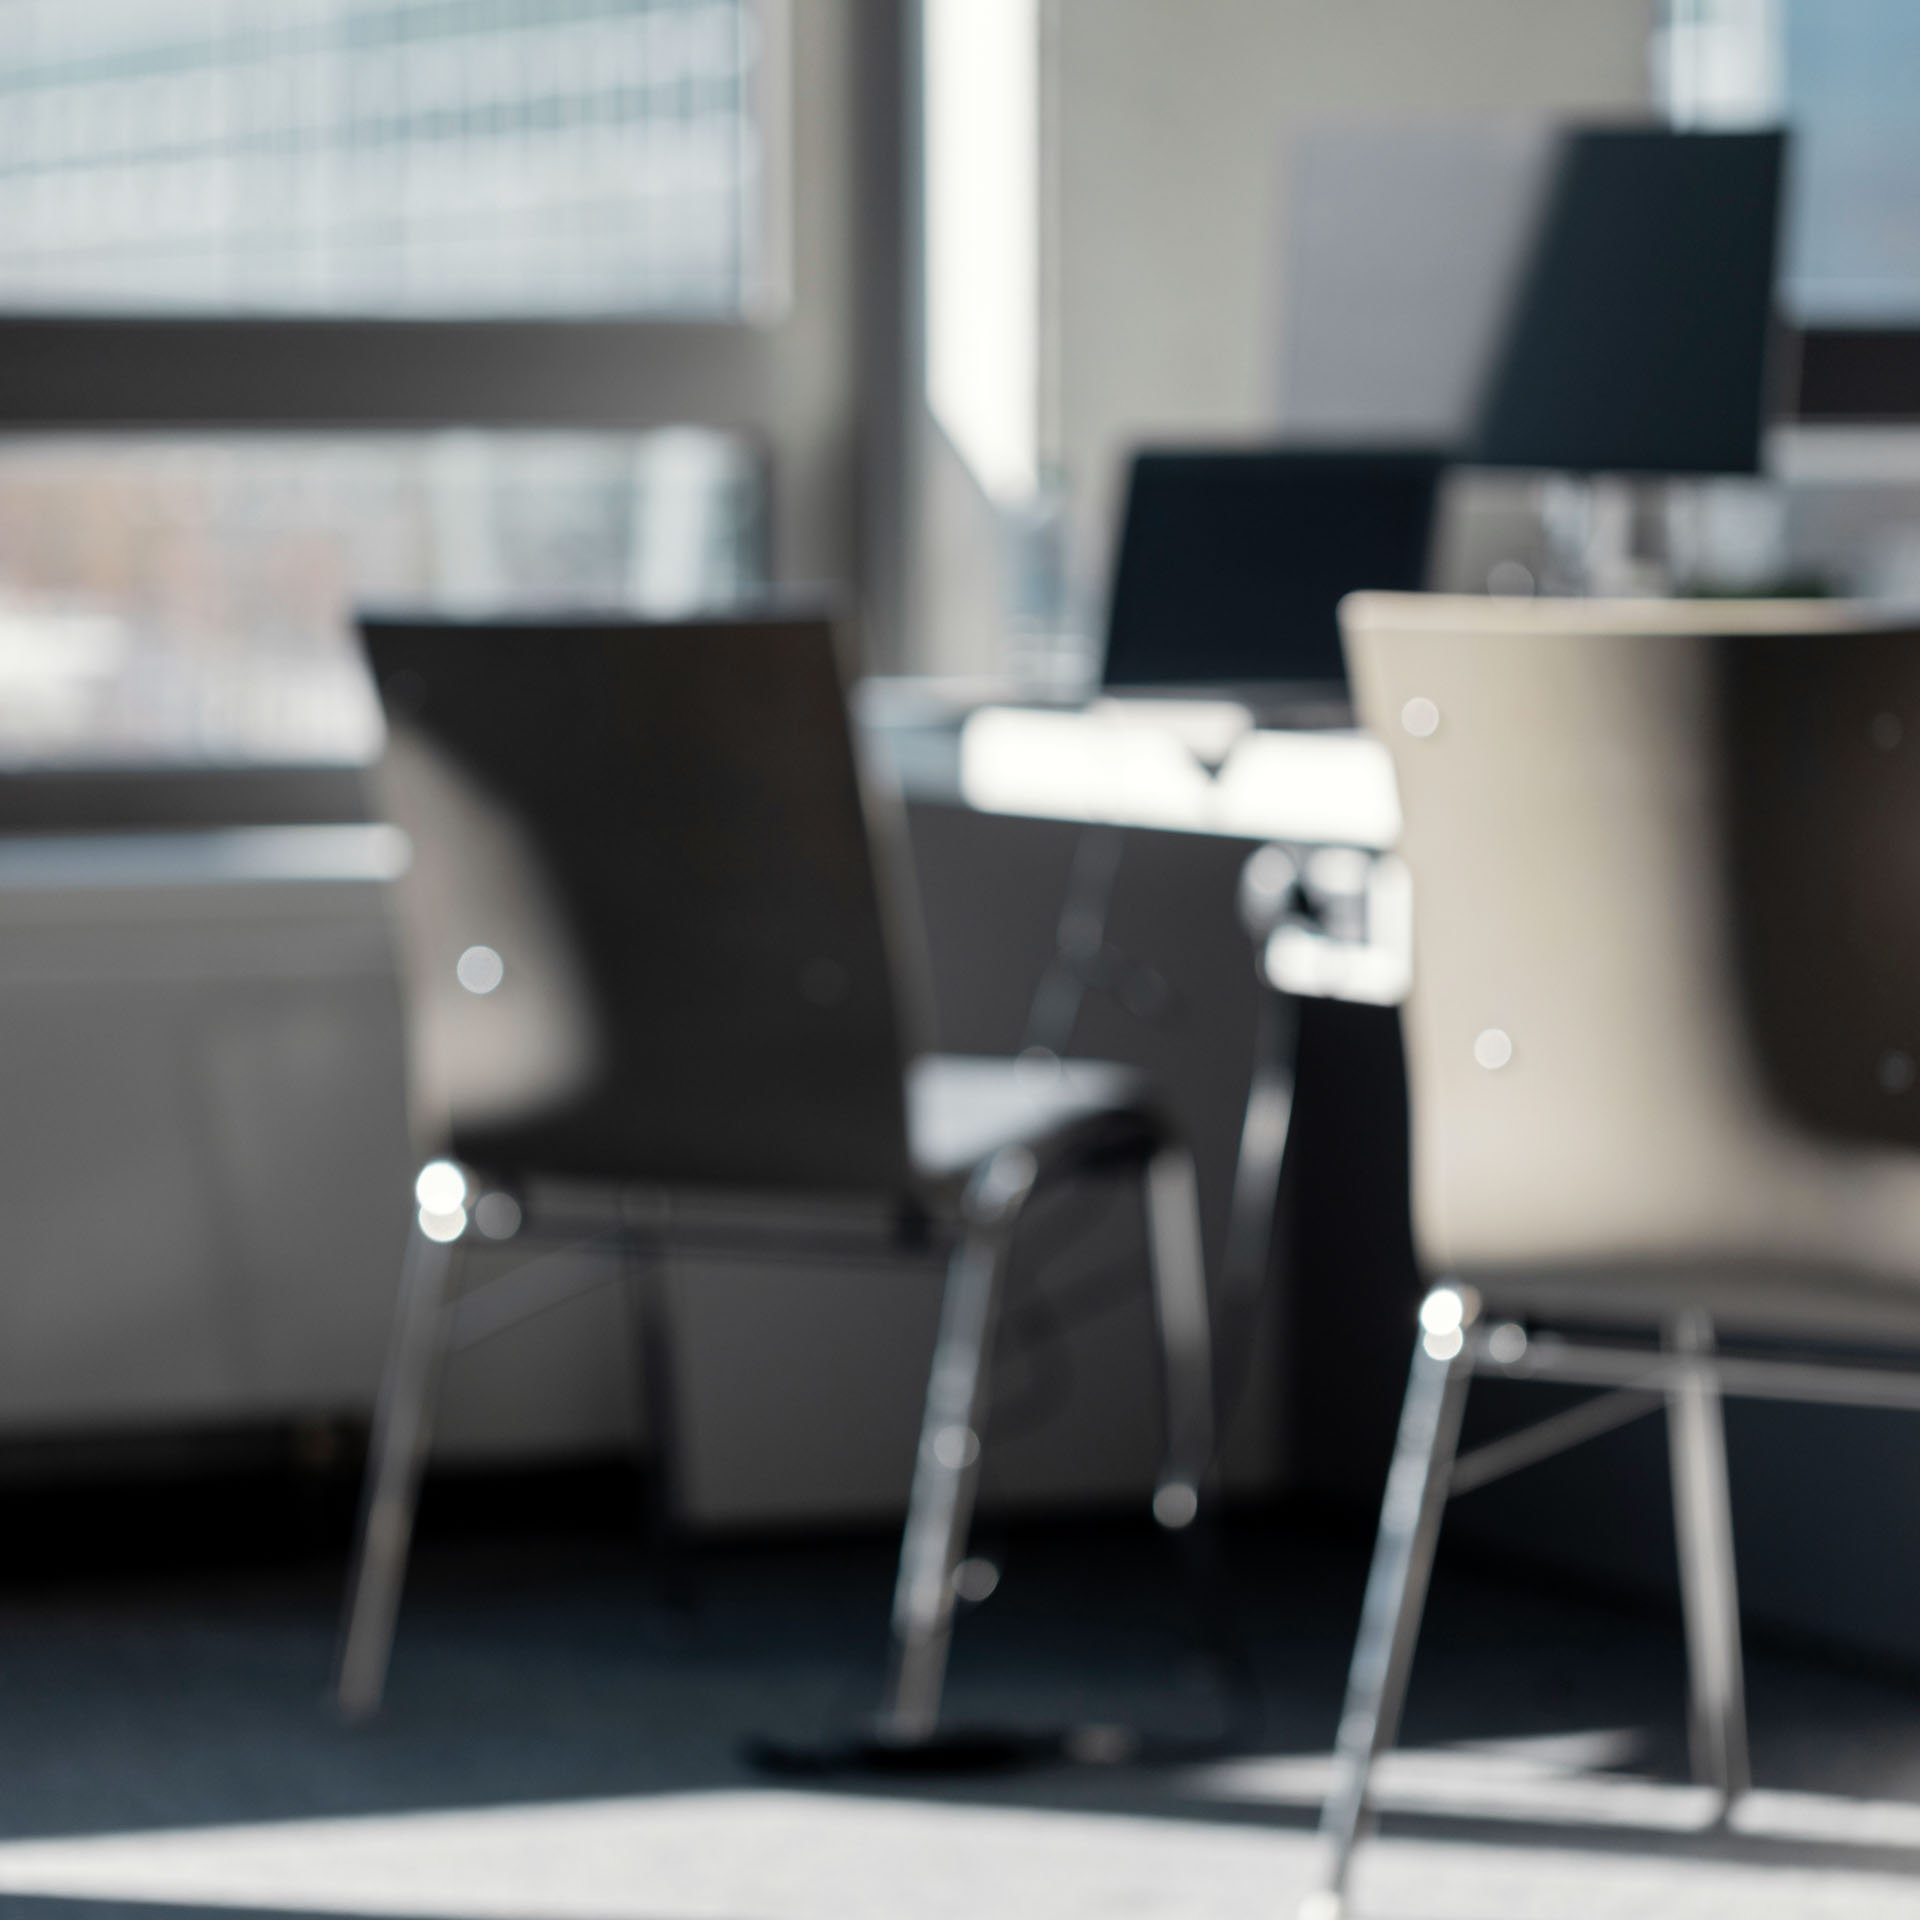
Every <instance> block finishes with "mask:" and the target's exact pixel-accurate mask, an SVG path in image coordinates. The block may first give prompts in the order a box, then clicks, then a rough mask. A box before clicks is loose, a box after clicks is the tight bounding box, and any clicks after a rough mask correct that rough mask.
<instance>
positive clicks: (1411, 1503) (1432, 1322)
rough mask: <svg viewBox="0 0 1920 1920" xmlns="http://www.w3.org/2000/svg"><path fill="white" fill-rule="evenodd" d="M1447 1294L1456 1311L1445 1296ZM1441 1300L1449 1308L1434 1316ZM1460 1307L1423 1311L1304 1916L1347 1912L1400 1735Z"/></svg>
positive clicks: (1457, 1360)
mask: <svg viewBox="0 0 1920 1920" xmlns="http://www.w3.org/2000/svg"><path fill="white" fill-rule="evenodd" d="M1449 1293H1451V1294H1452V1295H1453V1300H1452V1303H1451V1304H1452V1308H1453V1310H1452V1311H1448V1310H1447V1303H1446V1302H1445V1300H1444V1296H1446V1295H1447V1294H1449ZM1437 1304H1438V1305H1440V1306H1441V1308H1442V1310H1441V1311H1440V1312H1438V1313H1435V1312H1434V1311H1432V1310H1433V1309H1434V1308H1435V1306H1436V1305H1437ZM1458 1306H1459V1295H1458V1294H1457V1292H1454V1290H1453V1289H1450V1288H1436V1289H1435V1290H1434V1292H1433V1293H1431V1294H1429V1295H1428V1296H1427V1302H1426V1304H1425V1305H1424V1306H1423V1307H1422V1309H1421V1323H1422V1328H1423V1331H1422V1332H1421V1333H1420V1334H1419V1335H1418V1336H1417V1338H1416V1340H1415V1343H1414V1350H1413V1366H1412V1370H1411V1371H1410V1373H1409V1375H1408V1378H1407V1397H1406V1400H1405V1402H1404V1403H1403V1404H1402V1407H1401V1411H1400V1431H1399V1434H1398V1437H1397V1438H1396V1439H1395V1441H1394V1449H1393V1465H1392V1467H1391V1468H1390V1469H1389V1470H1388V1474H1387V1489H1386V1495H1385V1498H1384V1499H1383V1500H1382V1501H1381V1503H1380V1531H1379V1533H1378V1535H1377V1537H1376V1539H1375V1542H1374V1549H1373V1566H1372V1568H1371V1570H1370V1571H1369V1573H1368V1575H1367V1591H1366V1598H1365V1600H1364V1601H1363V1602H1362V1604H1361V1610H1360V1632H1359V1635H1358V1637H1357V1638H1356V1639H1355V1641H1354V1647H1353V1664H1352V1666H1351V1668H1350V1669H1349V1671H1348V1676H1347V1697H1346V1703H1345V1705H1344V1706H1343V1708H1342V1709H1341V1714H1340V1730H1339V1733H1338V1735H1337V1736H1336V1738H1335V1741H1334V1756H1333V1781H1332V1784H1331V1786H1330V1788H1329V1790H1328V1793H1327V1800H1326V1805H1325V1806H1324V1808H1323V1809H1322V1810H1321V1815H1320V1833H1321V1837H1322V1838H1323V1840H1324V1841H1325V1842H1326V1843H1327V1850H1328V1851H1327V1859H1326V1863H1325V1878H1324V1880H1323V1882H1322V1885H1321V1887H1320V1888H1319V1889H1318V1893H1317V1896H1316V1897H1317V1898H1318V1899H1319V1901H1320V1904H1319V1905H1318V1906H1314V1907H1311V1908H1310V1909H1303V1910H1302V1911H1303V1913H1304V1912H1308V1911H1311V1912H1312V1913H1314V1914H1316V1915H1324V1916H1333V1915H1337V1914H1339V1913H1340V1912H1341V1911H1342V1910H1343V1903H1344V1900H1345V1896H1346V1885H1347V1874H1348V1869H1349V1868H1350V1866H1351V1865H1352V1861H1353V1850H1354V1847H1355V1846H1356V1845H1357V1844H1358V1842H1359V1839H1360V1835H1361V1832H1362V1830H1363V1827H1364V1825H1365V1822H1366V1818H1367V1814H1368V1810H1369V1794H1370V1791H1371V1788H1372V1781H1373V1767H1374V1762H1375V1761H1376V1760H1377V1759H1378V1758H1379V1757H1380V1755H1381V1754H1382V1753H1385V1752H1386V1751H1387V1750H1388V1749H1389V1748H1390V1747H1391V1746H1392V1745H1393V1743H1394V1740H1395V1738H1396V1736H1397V1735H1398V1732H1399V1726H1400V1708H1401V1704H1402V1702H1403V1701H1404V1700H1405V1698H1406V1690H1407V1676H1408V1673H1409V1671H1410V1670H1411V1668H1412V1665H1413V1647H1414V1641H1415V1640H1416V1638H1417V1637H1418V1635H1419V1632H1420V1615H1421V1610H1422V1609H1423V1607H1424V1606H1425V1604H1426V1595H1427V1578H1428V1575H1429V1574H1430V1573H1431V1571H1432V1568H1433V1553H1434V1547H1435V1545H1436V1544H1437V1542H1438V1540H1439V1537H1440V1518H1441V1515H1442V1513H1443V1512H1444V1510H1445V1508H1446V1503H1447V1482H1448V1477H1449V1475H1450V1473H1451V1471H1452V1467H1453V1453H1454V1447H1455V1444H1456V1443H1457V1441H1458V1439H1459V1436H1460V1416H1461V1414H1462V1412H1463V1411H1464V1410H1465V1407H1466V1399H1467V1387H1468V1385H1469V1383H1470V1381H1471V1378H1472V1371H1473V1363H1472V1359H1471V1357H1470V1349H1469V1348H1468V1345H1467V1342H1466V1337H1465V1329H1464V1328H1463V1327H1462V1326H1461V1324H1460V1314H1459V1312H1458V1310H1457V1309H1458ZM1449 1319H1451V1322H1452V1325H1451V1327H1449V1326H1448V1324H1447V1323H1448V1321H1449Z"/></svg>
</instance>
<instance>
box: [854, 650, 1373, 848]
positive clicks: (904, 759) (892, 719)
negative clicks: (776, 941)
mask: <svg viewBox="0 0 1920 1920" xmlns="http://www.w3.org/2000/svg"><path fill="white" fill-rule="evenodd" d="M860 713H861V719H862V732H863V734H864V735H865V737H866V739H867V742H868V745H869V750H870V751H871V752H872V753H873V754H874V756H875V758H876V759H878V760H880V761H882V762H883V763H884V764H885V765H886V766H887V767H888V768H889V769H890V771H891V772H892V774H893V776H894V778H895V779H896V780H897V782H898V784H899V786H900V788H901V789H902V791H903V792H904V793H905V794H906V795H907V796H908V798H910V799H919V800H935V801H945V802H947V803H950V804H959V805H964V806H969V807H973V808H975V809H977V810H978V811H980V812H983V813H1002V814H1016V815H1021V816H1024V817H1028V818H1035V819H1045V820H1073V821H1080V822H1083V823H1086V824H1092V825H1107V826H1118V827H1144V828H1152V829H1157V830H1160V831H1163V832H1175V833H1205V834H1214V835H1219V836H1223V837H1227V838H1235V839H1246V840H1284V841H1289V842H1292V843H1295V844H1298V845H1305V846H1346V847H1360V848H1365V849H1369V850H1384V849H1386V848H1388V847H1391V846H1393V845H1394V844H1395V842H1396V841H1397V840H1398V839H1399V837H1400V800H1399V794H1398V791H1397V789H1396V787H1395V785H1394V778H1393V766H1392V762H1391V760H1390V759H1389V757H1388V754H1387V751H1386V749H1385V748H1384V747H1383V746H1381V744H1380V743H1379V742H1378V741H1377V740H1375V739H1373V738H1372V737H1371V736H1370V735H1368V734H1365V733H1361V732H1358V731H1355V730H1352V729H1345V728H1343V729H1315V730H1312V731H1287V730H1282V729H1278V728H1267V727H1257V726H1255V725H1254V724H1253V718H1252V716H1251V714H1249V713H1248V712H1247V710H1246V709H1245V708H1243V707H1238V706H1235V705H1233V704H1232V703H1229V702H1220V701H1200V700H1194V701H1186V700H1182V701H1171V700H1169V701H1156V700H1131V699H1129V700H1099V701H1095V702H1094V703H1093V704H1092V705H1090V706H1086V707H1079V708H1066V707H1044V706H1023V705H1016V704H1013V703H1011V702H1007V701H993V700H988V701H985V702H982V703H979V704H970V703H969V702H968V701H967V700H966V699H965V698H964V697H953V698H949V699H945V700H943V699H942V697H941V695H940V693H939V690H938V689H936V688H927V689H921V690H916V689H914V688H913V687H912V686H911V683H893V684H892V685H891V686H889V687H882V688H875V687H873V686H872V685H871V684H870V685H869V687H868V688H867V689H864V690H863V695H862V698H861V701H860Z"/></svg>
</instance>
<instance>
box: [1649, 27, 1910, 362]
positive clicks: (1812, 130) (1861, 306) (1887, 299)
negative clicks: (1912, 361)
mask: <svg viewBox="0 0 1920 1920" xmlns="http://www.w3.org/2000/svg"><path fill="white" fill-rule="evenodd" d="M1656 71H1657V72H1658V74H1659V76H1660V78H1661V82H1662V87H1663V91H1664V93H1665V95H1666V100H1667V105H1668V108H1669V111H1670V113H1671V114H1672V116H1673V118H1674V119H1675V120H1676V121H1677V122H1678V123H1679V124H1681V125H1685V126H1704V127H1711V126H1738V125H1758V124H1778V123H1781V122H1784V123H1785V124H1786V125H1787V126H1788V127H1790V128H1791V130H1792V134H1793V153H1792V160H1791V168H1790V174H1789V192H1790V200H1789V211H1788V219H1787V231H1786V236H1785V237H1786V263H1785V273H1784V277H1783V296H1784V300H1785V304H1786V308H1787V312H1788V314H1789V316H1790V317H1791V318H1792V319H1793V320H1795V321H1796V322H1798V323H1799V324H1801V325H1803V326H1808V327H1814V328H1823V327H1885V326H1894V327H1900V328H1914V327H1920V117H1916V115H1915V113H1914V105H1913V92H1914V88H1913V81H1914V75H1915V73H1916V72H1917V71H1920V7H1916V6H1915V5H1914V4H1913V0H1668V8H1667V16H1666V22H1665V25H1664V28H1663V30H1662V33H1661V36H1660V39H1659V40H1658V42H1657V43H1656Z"/></svg>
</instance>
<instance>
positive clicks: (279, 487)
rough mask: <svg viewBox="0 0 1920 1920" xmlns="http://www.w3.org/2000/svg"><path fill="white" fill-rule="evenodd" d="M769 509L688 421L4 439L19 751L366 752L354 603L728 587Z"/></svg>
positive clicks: (1, 565)
mask: <svg viewBox="0 0 1920 1920" xmlns="http://www.w3.org/2000/svg"><path fill="white" fill-rule="evenodd" d="M761 522H762V486H761V477H760V472H759V467H758V462H757V460H756V459H755V458H754V457H753V456H752V453H751V450H750V449H749V448H748V447H747V446H746V445H744V444H743V443H742V442H740V441H738V440H736V439H733V438H731V437H729V436H726V435H722V434H716V433H710V432H701V431H698V430H694V429H688V428H682V429H677V430H666V431H661V432H654V433H642V434H604V433H603V434H587V433H477V432H472V431H444V432H435V433H413V434H352V435H349V434H263V435H249V436H234V435H198V436H179V435H166V436H158V437H149V436H140V437H134V436H127V435H119V434H114V435H92V434H87V435H71V434H70V435H61V436H57V437H49V438H37V437H34V438H25V437H23V438H19V439H13V440H0V765H3V764H13V765H25V764H34V763H42V764H44V763H49V762H52V763H60V764H74V763H85V762H100V761H116V760H117V761H127V760H134V761H144V762H153V761H155V760H159V761H163V762H164V761H172V760H188V761H199V762H215V763H223V764H239V765H247V764H253V763H260V762H271V761H292V762H300V763H307V764H318V763H341V762H353V761H357V760H359V759H362V758H364V757H365V756H366V755H367V754H368V753H369V752H371V751H372V750H373V749H374V748H375V747H376V745H377V743H378V740H379V722H378V719H377V717H376V713H375V707H374V701H373V695H372V690H371V689H370V688H369V687H368V686H367V684H366V680H365V676H364V674H363V673H362V672H361V671H360V668H359V664H358V661H357V660H356V658H355V657H354V654H353V652H352V650H351V648H350V646H349V645H348V617H349V615H350V612H351V610H352V608H353V607H354V606H355V605H356V604H366V603H368V602H373V603H377V604H386V605H396V604H399V605H408V606H420V605H434V606H438V607H442V608H451V609H466V608H472V609H477V610H481V611H501V610H510V609H514V608H522V609H536V610H542V611H544V610H551V609H552V608H555V607H562V606H571V607H579V606H587V607H599V608H608V607H627V608H633V609H636V610H638V611H642V612H645V613H650V614H661V615H669V616H671V615H673V614H677V613H683V612H686V611H689V610H691V609H693V608H711V607H715V606H722V605H725V604H727V603H728V602H730V601H733V600H737V599H740V598H742V597H744V596H747V595H751V594H752V593H754V592H755V591H756V590H757V589H758V588H759V587H760V586H761V585H762V583H763V568H762V562H761V544H762V539H761V536H762V524H761Z"/></svg>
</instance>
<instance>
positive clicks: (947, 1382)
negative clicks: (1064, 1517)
mask: <svg viewBox="0 0 1920 1920" xmlns="http://www.w3.org/2000/svg"><path fill="white" fill-rule="evenodd" d="M1037 1171H1038V1169H1037V1167H1036V1165H1035V1162H1034V1158H1033V1155H1032V1154H1031V1153H1029V1152H1028V1151H1027V1150H1026V1149H1025V1148H1024V1147H1006V1148H1003V1149H1002V1150H1001V1151H1000V1152H998V1153H996V1154H994V1155H993V1157H992V1158H991V1159H989V1160H988V1161H986V1162H985V1164H984V1165H982V1166H981V1167H980V1168H979V1169H978V1170H977V1171H976V1172H975V1173H974V1176H973V1178H972V1180H971V1181H970V1182H969V1183H968V1186H967V1193H966V1199H965V1201H964V1203H963V1205H962V1212H961V1218H962V1225H963V1231H962V1235H961V1239H960V1243H959V1245H958V1246H956V1247H955V1248H954V1251H953V1258H952V1260H951V1261H950V1262H949V1263H948V1267H947V1286H946V1293H945V1296H944V1298H943V1300H942V1302H941V1307H940V1332H939V1335H938V1337H937V1339H936V1340H935V1343H934V1349H933V1368H932V1371H931V1372H930V1373H929V1375H928V1378H927V1402H926V1412H925V1414H924V1416H923V1418H922V1421H921V1426H920V1450H919V1453H918V1455H917V1456H916V1458H915V1461H914V1468H913V1491H912V1493H911V1494H910V1495H909V1497H908V1501H907V1523H906V1528H905V1531H904V1532H903V1533H902V1535H901V1539H900V1572H899V1578H898V1580H897V1582H896V1584H895V1587H894V1595H893V1647H892V1659H891V1665H890V1669H889V1672H888V1676H887V1689H886V1696H885V1698H884V1700H883V1701H882V1704H881V1709H880V1720H879V1729H878V1731H879V1735H880V1738H881V1739H882V1740H884V1741H887V1742H889V1743H892V1744H895V1745H899V1746H912V1745H915V1744H917V1743H919V1742H921V1741H924V1740H927V1739H929V1738H931V1736H932V1734H933V1731H934V1729H935V1727H936V1726H937V1725H938V1723H939V1719H940V1695H941V1691H942V1689H943V1688H944V1686H945V1684H946V1675H947V1650H948V1648H949V1646H950V1644H951V1642H952V1639H953V1573H954V1568H955V1567H956V1566H958V1565H959V1563H960V1558H961V1554H962V1551H963V1549H964V1548H965V1545H966V1539H967V1530H968V1527H969V1525H970V1524H971V1522H972V1518H973V1499H974V1493H975V1491H976V1489H977V1487H978V1484H979V1474H980V1432H981V1428H982V1427H983V1425H984V1424H985V1420H986V1410H987V1391H988V1390H987V1373H988V1364H989V1361H990V1359H991V1357H992V1352H993V1335H994V1326H995V1322H996V1320H997V1317H998V1313H999V1304H1000V1289H1001V1283H1002V1281H1003V1279H1004V1277H1005V1273H1006V1262H1007V1248H1008V1246H1009V1244H1010V1242H1011V1240H1012V1237H1013V1227H1014V1222H1015V1221H1016V1219H1017V1218H1018V1217H1019V1213H1020V1209H1021V1207H1022V1206H1023V1205H1024V1204H1025V1202H1026V1198H1027V1195H1028V1194H1029V1193H1031V1192H1032V1190H1033V1182H1034V1177H1035V1174H1036V1173H1037Z"/></svg>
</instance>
